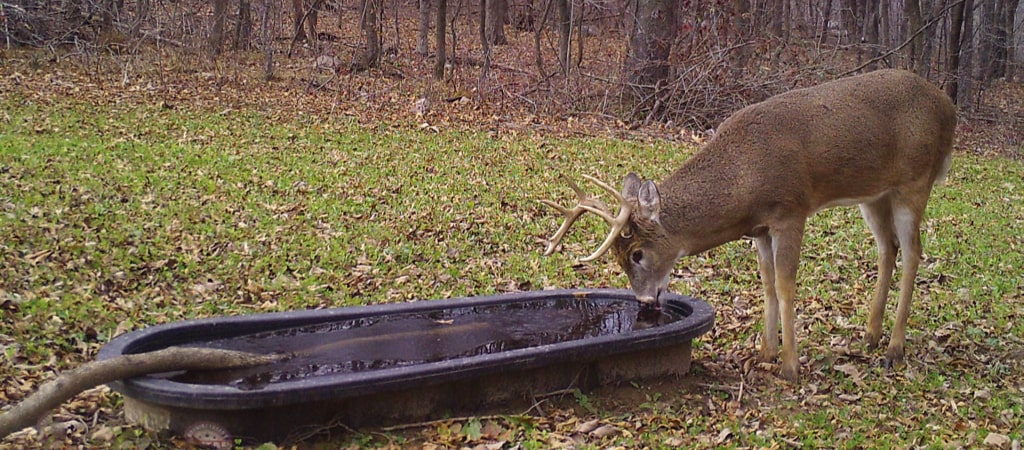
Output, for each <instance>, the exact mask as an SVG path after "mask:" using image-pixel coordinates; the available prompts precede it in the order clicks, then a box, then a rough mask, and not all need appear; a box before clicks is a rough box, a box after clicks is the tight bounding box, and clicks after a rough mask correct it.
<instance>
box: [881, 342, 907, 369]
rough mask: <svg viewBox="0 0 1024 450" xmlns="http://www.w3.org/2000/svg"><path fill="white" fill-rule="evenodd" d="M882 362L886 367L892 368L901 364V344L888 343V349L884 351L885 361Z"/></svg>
mask: <svg viewBox="0 0 1024 450" xmlns="http://www.w3.org/2000/svg"><path fill="white" fill-rule="evenodd" d="M883 364H884V365H885V368H886V369H892V368H893V367H899V366H901V365H903V346H902V345H900V346H895V345H890V346H889V351H887V352H886V353H885V361H884V362H883Z"/></svg>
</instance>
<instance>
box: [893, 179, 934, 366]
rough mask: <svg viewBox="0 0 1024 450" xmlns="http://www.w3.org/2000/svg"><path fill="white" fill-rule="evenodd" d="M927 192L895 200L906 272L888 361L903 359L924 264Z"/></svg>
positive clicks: (898, 236) (903, 275)
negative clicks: (912, 301) (919, 277)
mask: <svg viewBox="0 0 1024 450" xmlns="http://www.w3.org/2000/svg"><path fill="white" fill-rule="evenodd" d="M927 200H928V194H927V191H926V193H925V195H924V196H923V200H922V197H920V196H911V197H909V198H906V197H896V198H895V199H894V201H893V224H894V227H895V232H896V238H897V241H898V242H899V246H900V253H901V256H902V263H903V273H902V274H901V275H900V300H899V304H898V305H897V306H896V321H895V322H894V323H893V327H892V337H891V338H890V339H889V349H888V350H887V351H886V354H885V360H886V364H887V365H893V364H898V363H900V362H903V354H904V346H905V344H906V338H907V319H908V318H909V317H910V304H911V299H913V297H914V290H915V289H916V287H917V285H916V280H917V271H918V268H919V266H920V264H921V253H922V250H921V219H922V217H923V216H924V209H925V202H926V201H927Z"/></svg>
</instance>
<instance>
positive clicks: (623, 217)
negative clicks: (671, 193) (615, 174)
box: [540, 174, 632, 262]
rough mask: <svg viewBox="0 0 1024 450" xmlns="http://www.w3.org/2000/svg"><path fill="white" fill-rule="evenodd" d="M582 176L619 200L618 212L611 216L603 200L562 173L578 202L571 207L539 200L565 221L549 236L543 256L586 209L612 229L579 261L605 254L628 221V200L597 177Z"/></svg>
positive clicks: (556, 245)
mask: <svg viewBox="0 0 1024 450" xmlns="http://www.w3.org/2000/svg"><path fill="white" fill-rule="evenodd" d="M583 177H584V178H586V179H588V180H590V181H592V182H593V183H594V184H596V185H598V186H600V187H601V188H602V189H604V190H605V191H607V192H608V193H609V194H611V195H612V197H615V199H616V200H618V201H619V214H618V216H612V214H611V212H610V211H609V210H608V207H606V206H605V204H604V202H602V201H601V200H598V199H596V198H594V197H591V196H589V195H587V194H586V193H585V192H583V189H580V187H579V186H578V185H577V184H576V183H574V182H572V180H570V179H569V178H568V177H566V176H565V175H564V174H563V175H562V179H564V180H565V181H566V183H568V184H569V187H571V188H572V190H573V191H575V192H576V197H577V198H579V202H578V203H576V206H573V207H572V208H565V207H563V206H561V205H559V204H557V203H555V202H552V201H550V200H541V201H540V202H541V203H543V204H545V205H548V206H550V207H552V208H554V209H555V210H557V211H558V212H560V213H562V215H564V216H565V221H564V222H562V226H561V227H559V228H558V231H556V232H555V235H554V236H551V239H548V248H547V250H545V251H544V255H545V256H547V255H550V254H552V253H554V252H555V248H556V247H558V244H559V243H560V242H562V239H563V238H564V237H565V233H567V232H568V231H569V228H570V227H572V224H573V223H574V222H576V219H579V217H580V216H581V215H583V213H585V212H587V211H590V212H592V213H594V214H597V215H598V216H600V217H601V218H603V219H604V220H605V221H607V222H608V223H609V224H610V225H611V226H612V229H611V231H610V232H609V233H608V237H606V238H605V240H604V242H603V243H601V246H600V247H598V248H597V251H595V252H594V253H593V254H591V255H590V256H588V257H586V258H581V259H580V261H581V262H590V261H593V260H595V259H597V258H600V257H601V255H603V254H605V252H607V251H608V249H609V248H611V246H612V243H614V242H615V239H616V238H618V236H619V234H620V233H622V230H623V229H625V228H626V225H627V224H628V223H629V215H630V213H631V212H632V207H631V206H630V205H629V203H628V202H626V200H625V199H624V198H622V195H620V194H619V193H618V191H616V190H615V189H614V188H612V187H611V186H609V185H607V184H605V183H604V182H602V181H601V180H598V179H597V178H594V177H592V176H589V175H583Z"/></svg>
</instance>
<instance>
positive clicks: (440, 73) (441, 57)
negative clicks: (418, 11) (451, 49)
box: [434, 0, 448, 80]
mask: <svg viewBox="0 0 1024 450" xmlns="http://www.w3.org/2000/svg"><path fill="white" fill-rule="evenodd" d="M447 24H448V0H437V18H436V19H435V20H434V46H435V47H436V48H437V61H434V79H435V80H442V79H444V66H445V64H447V63H448V57H447V55H445V52H446V51H447V50H446V49H445V33H446V30H445V27H446V26H447Z"/></svg>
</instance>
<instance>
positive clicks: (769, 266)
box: [754, 234, 779, 362]
mask: <svg viewBox="0 0 1024 450" xmlns="http://www.w3.org/2000/svg"><path fill="white" fill-rule="evenodd" d="M754 244H755V245H756V246H757V267H758V269H760V271H761V283H762V285H763V286H764V333H763V334H762V335H761V355H760V359H761V361H762V362H771V361H774V360H775V358H776V357H777V356H778V355H779V297H778V295H776V294H775V252H774V251H773V250H772V238H771V236H770V235H768V234H765V235H763V236H758V237H755V238H754Z"/></svg>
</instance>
